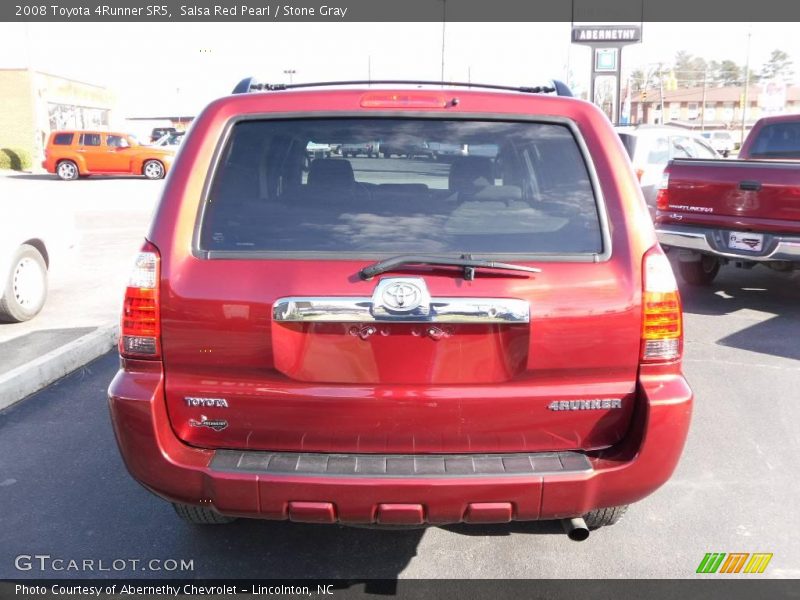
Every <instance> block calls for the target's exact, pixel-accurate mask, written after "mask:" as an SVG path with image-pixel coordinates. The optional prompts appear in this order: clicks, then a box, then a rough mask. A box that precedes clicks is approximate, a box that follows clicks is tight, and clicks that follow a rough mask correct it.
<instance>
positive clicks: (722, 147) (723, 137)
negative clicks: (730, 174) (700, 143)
mask: <svg viewBox="0 0 800 600" xmlns="http://www.w3.org/2000/svg"><path fill="white" fill-rule="evenodd" d="M700 135H701V136H703V137H704V138H705V139H706V141H707V142H708V143H709V144H711V147H712V148H714V150H716V151H717V152H719V153H720V154H722V156H724V157H725V158H727V157H728V155H729V154H730V153H731V152H733V151H734V150H735V149H736V143H735V142H734V141H733V136H732V135H731V134H730V132H728V131H704V132H703V133H701V134H700Z"/></svg>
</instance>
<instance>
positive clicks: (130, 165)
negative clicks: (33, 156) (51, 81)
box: [42, 131, 175, 181]
mask: <svg viewBox="0 0 800 600" xmlns="http://www.w3.org/2000/svg"><path fill="white" fill-rule="evenodd" d="M44 156H45V159H44V161H43V162H42V167H44V168H45V170H47V172H48V173H55V174H56V175H58V176H59V177H60V178H61V179H64V180H66V181H69V180H72V179H78V177H84V176H87V175H119V174H130V175H144V176H145V177H147V178H148V179H161V178H163V177H164V176H165V175H166V174H167V172H168V171H169V169H170V167H171V166H172V160H173V159H174V157H175V149H174V148H169V147H166V148H156V147H153V146H141V145H139V144H138V142H137V141H136V139H135V138H134V137H133V136H129V135H128V134H125V133H113V132H105V131H54V132H53V133H51V134H50V138H49V139H48V141H47V147H46V148H45V151H44Z"/></svg>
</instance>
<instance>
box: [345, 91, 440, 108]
mask: <svg viewBox="0 0 800 600" xmlns="http://www.w3.org/2000/svg"><path fill="white" fill-rule="evenodd" d="M448 104H449V102H448V100H447V98H446V97H445V95H444V94H439V93H432V92H379V93H376V92H370V93H369V94H364V95H363V96H362V97H361V106H362V107H363V108H445V107H447V105H448Z"/></svg>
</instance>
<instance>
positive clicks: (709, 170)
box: [656, 159, 800, 233]
mask: <svg viewBox="0 0 800 600" xmlns="http://www.w3.org/2000/svg"><path fill="white" fill-rule="evenodd" d="M666 173H667V174H668V175H669V180H668V184H667V188H666V190H665V191H666V194H662V197H661V199H660V202H659V211H658V214H657V217H656V221H657V222H658V223H680V224H698V225H705V226H710V227H724V228H732V229H744V230H757V231H776V232H792V233H794V232H800V164H799V163H797V162H783V161H768V160H757V161H756V160H697V159H677V160H673V161H671V162H670V164H669V166H668V167H667V171H666Z"/></svg>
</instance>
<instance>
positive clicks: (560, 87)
mask: <svg viewBox="0 0 800 600" xmlns="http://www.w3.org/2000/svg"><path fill="white" fill-rule="evenodd" d="M552 84H553V85H552V86H546V85H537V86H519V87H514V86H509V85H493V84H488V83H472V82H463V81H418V80H416V79H358V80H354V81H318V82H313V83H289V84H286V83H261V82H259V81H257V80H256V79H255V77H245V78H244V79H242V80H241V81H240V82H239V83H238V84H236V87H235V88H233V93H234V94H247V93H250V92H275V91H282V90H294V89H298V88H311V87H333V86H342V85H433V86H441V87H463V88H479V89H486V90H504V91H508V92H521V93H524V94H552V93H554V92H555V93H556V94H557V95H558V96H572V92H571V91H570V89H569V87H567V85H566V84H565V83H563V82H561V81H558V80H556V79H553V80H552Z"/></svg>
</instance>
